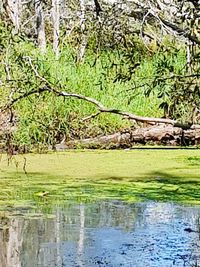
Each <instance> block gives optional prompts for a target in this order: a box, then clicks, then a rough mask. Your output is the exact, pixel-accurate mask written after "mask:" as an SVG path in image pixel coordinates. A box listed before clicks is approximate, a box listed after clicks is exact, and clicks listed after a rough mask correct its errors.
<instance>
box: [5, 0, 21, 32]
mask: <svg viewBox="0 0 200 267" xmlns="http://www.w3.org/2000/svg"><path fill="white" fill-rule="evenodd" d="M21 9H22V2H21V0H7V1H6V11H7V13H8V15H9V17H10V19H11V21H12V23H13V25H14V28H15V29H14V33H15V34H16V33H18V32H19V31H20V24H21Z"/></svg>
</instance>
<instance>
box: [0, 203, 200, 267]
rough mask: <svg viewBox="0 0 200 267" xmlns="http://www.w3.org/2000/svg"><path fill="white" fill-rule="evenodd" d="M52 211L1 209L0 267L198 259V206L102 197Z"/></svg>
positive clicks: (180, 262) (167, 263)
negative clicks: (20, 212) (43, 212)
mask: <svg viewBox="0 0 200 267" xmlns="http://www.w3.org/2000/svg"><path fill="white" fill-rule="evenodd" d="M52 214H53V216H48V215H45V214H43V215H42V214H41V215H40V216H39V215H37V214H36V215H35V216H30V215H31V214H30V211H27V212H26V213H25V214H18V215H16V216H14V215H12V214H10V215H9V216H6V215H5V214H1V217H0V266H1V267H47V266H48V267H61V266H67V267H75V266H76V267H78V266H79V267H83V266H85V267H93V266H109V267H112V266H113V267H114V266H116V267H118V266H124V267H130V266H137V267H143V266H149V267H153V266H163V267H165V266H166V267H167V266H184V264H187V263H188V264H189V263H191V262H198V260H199V255H200V253H199V251H198V245H199V234H198V230H199V228H198V226H199V224H198V218H199V216H200V208H198V207H185V206H178V205H175V204H172V203H156V202H146V203H135V204H126V203H123V202H118V201H110V202H109V201H107V202H105V201H104V202H101V203H93V204H72V203H71V204H66V205H64V206H58V207H55V208H54V209H53V210H52ZM30 217H31V218H30ZM187 227H190V228H191V229H194V230H196V232H191V233H188V232H187V231H184V229H185V228H187ZM186 266H187V265H186Z"/></svg>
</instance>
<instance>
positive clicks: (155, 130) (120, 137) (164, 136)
mask: <svg viewBox="0 0 200 267" xmlns="http://www.w3.org/2000/svg"><path fill="white" fill-rule="evenodd" d="M145 144H147V145H148V144H149V145H168V146H189V145H198V144H200V128H198V127H192V128H191V129H189V130H183V129H181V128H178V127H174V126H172V125H155V126H151V127H145V128H138V129H133V130H131V129H129V130H127V131H124V132H117V133H114V134H111V135H107V136H100V137H95V138H87V139H82V140H73V141H68V142H65V143H61V144H57V145H56V146H55V149H56V150H57V151H60V150H65V149H70V148H76V147H82V148H131V147H134V146H137V145H145Z"/></svg>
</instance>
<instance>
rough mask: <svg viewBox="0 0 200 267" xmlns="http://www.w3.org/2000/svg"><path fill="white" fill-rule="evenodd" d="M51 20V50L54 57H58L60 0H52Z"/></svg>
mask: <svg viewBox="0 0 200 267" xmlns="http://www.w3.org/2000/svg"><path fill="white" fill-rule="evenodd" d="M52 20H53V50H54V53H55V55H56V58H58V57H59V35H60V33H59V30H60V29H59V28H60V0H52Z"/></svg>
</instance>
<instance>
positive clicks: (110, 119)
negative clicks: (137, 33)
mask: <svg viewBox="0 0 200 267" xmlns="http://www.w3.org/2000/svg"><path fill="white" fill-rule="evenodd" d="M135 42H136V43H137V42H139V40H137V39H135ZM141 45H142V44H140V46H139V45H138V46H135V48H136V50H135V51H134V50H133V51H132V52H131V53H132V55H133V58H132V63H134V62H135V64H136V68H135V69H134V71H133V72H132V73H131V75H130V69H129V66H130V64H128V61H130V51H129V58H128V57H127V55H126V53H124V51H121V52H120V51H118V50H114V49H105V50H103V51H101V52H100V53H99V54H98V55H96V54H95V53H94V52H93V51H92V50H91V49H90V50H89V49H88V50H87V52H86V55H85V60H84V62H82V63H77V62H76V49H75V47H73V46H72V45H71V46H69V44H68V43H63V44H62V49H61V52H60V57H59V59H58V60H56V59H55V56H54V54H53V52H52V49H51V48H50V47H49V48H48V51H47V53H46V54H45V55H41V54H40V53H39V51H38V49H37V48H36V47H35V45H34V44H33V43H32V42H30V41H29V40H26V38H22V37H20V36H14V37H12V38H11V36H10V33H9V31H8V32H7V35H6V33H4V39H2V40H1V41H0V47H1V50H2V53H1V57H0V61H1V63H2V64H1V65H0V75H1V84H0V98H1V100H0V104H1V106H3V105H4V104H5V103H6V102H9V101H10V100H11V99H13V98H16V97H18V96H19V95H21V94H24V93H26V92H29V91H31V90H35V89H39V88H42V86H44V84H43V82H42V81H41V80H40V79H38V77H36V76H35V73H34V72H33V70H32V69H31V67H30V65H29V64H28V60H27V57H30V58H31V60H32V63H33V64H34V66H35V69H36V70H37V71H38V73H39V75H41V76H42V77H44V78H45V79H46V80H48V82H49V83H51V86H52V87H54V88H56V89H57V90H61V91H66V92H70V93H79V94H82V95H85V96H89V97H93V98H95V99H97V100H98V101H100V102H101V103H102V104H103V105H104V106H106V107H108V108H116V109H120V110H124V111H128V112H132V113H135V114H138V115H142V116H153V117H162V116H163V115H164V113H163V109H162V106H160V104H161V103H162V102H163V101H165V100H166V98H169V94H168V93H167V92H168V89H169V88H170V86H171V84H170V80H169V82H168V83H167V84H166V83H165V86H164V87H163V84H162V83H157V84H156V85H152V81H153V80H154V78H156V77H158V75H162V73H160V74H159V73H158V68H161V67H159V66H161V65H162V64H164V63H165V61H166V62H168V64H169V65H170V66H173V69H175V70H177V72H178V73H181V68H182V67H183V66H184V64H185V60H186V59H185V54H184V50H181V49H180V51H179V52H177V53H174V54H173V53H171V52H167V51H166V52H165V53H164V54H163V53H162V51H159V50H156V51H153V52H151V53H150V52H148V50H146V53H144V51H145V49H146V48H145V47H143V53H144V54H143V55H142V56H141V55H140V56H138V55H139V53H140V52H141V51H138V49H141ZM138 60H140V62H139V61H138ZM163 62H164V63H163ZM129 63H130V62H129ZM169 74H170V70H169ZM152 86H154V87H152ZM152 88H153V90H152ZM95 112H96V109H95V106H94V105H92V104H89V103H86V102H84V101H82V100H76V99H72V98H65V99H64V98H63V97H55V95H53V94H51V93H47V92H45V93H41V94H35V95H32V96H29V97H26V98H24V99H21V100H20V101H18V102H17V103H16V104H15V105H14V113H15V114H16V117H17V131H16V132H15V133H14V140H15V142H16V143H17V144H20V145H26V146H27V147H33V146H34V147H35V146H38V147H42V146H44V147H49V146H50V147H53V146H54V145H55V144H56V143H58V142H60V141H61V140H63V139H66V140H70V139H76V138H86V137H94V136H98V135H103V134H108V133H113V132H115V131H118V130H122V129H124V128H127V127H130V126H131V125H132V123H131V122H130V121H127V120H125V119H123V118H122V117H120V116H118V115H111V114H101V115H100V116H98V117H96V118H94V119H92V120H90V121H85V122H82V121H81V119H82V118H83V117H86V116H88V115H91V114H93V113H95Z"/></svg>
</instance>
